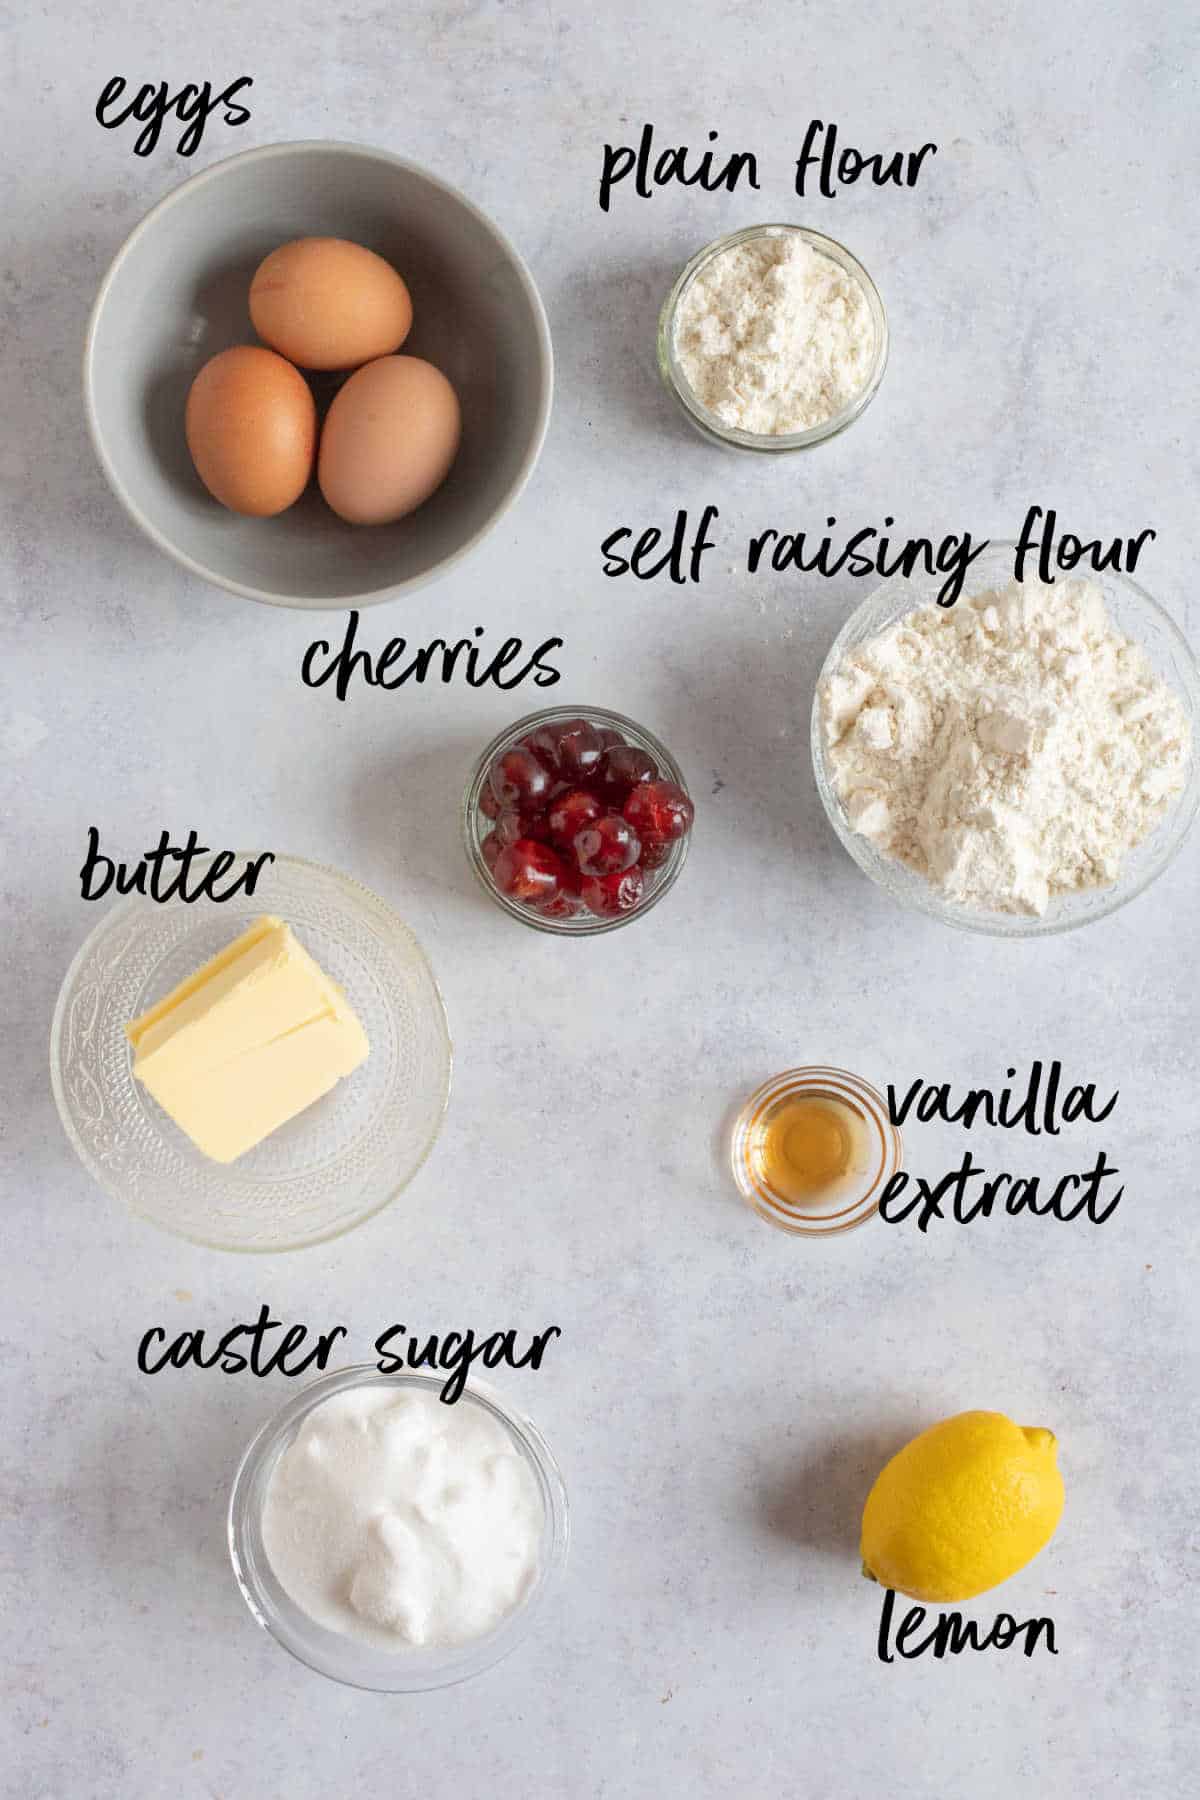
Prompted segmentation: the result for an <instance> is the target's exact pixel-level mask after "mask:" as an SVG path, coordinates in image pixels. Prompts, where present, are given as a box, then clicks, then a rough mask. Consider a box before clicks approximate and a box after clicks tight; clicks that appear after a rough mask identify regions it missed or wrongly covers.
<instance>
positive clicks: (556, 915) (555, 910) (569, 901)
mask: <svg viewBox="0 0 1200 1800" xmlns="http://www.w3.org/2000/svg"><path fill="white" fill-rule="evenodd" d="M533 910H534V912H535V913H539V914H540V915H541V917H542V918H543V919H573V918H574V917H575V916H576V914H577V913H579V912H580V911H581V910H582V902H581V900H580V898H579V895H578V894H568V893H559V894H555V896H554V898H553V900H539V901H538V903H537V905H536V906H535V907H534V909H533Z"/></svg>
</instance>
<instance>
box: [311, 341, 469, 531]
mask: <svg viewBox="0 0 1200 1800" xmlns="http://www.w3.org/2000/svg"><path fill="white" fill-rule="evenodd" d="M461 435H462V413H461V409H460V407H459V404H458V395H457V394H456V393H455V391H454V389H453V388H452V387H451V385H450V383H449V382H448V381H447V379H446V377H445V376H444V375H443V374H442V372H441V370H440V369H435V368H434V366H433V364H432V363H427V362H423V361H422V359H421V358H420V357H419V356H384V357H381V358H380V359H379V360H378V361H377V362H370V363H368V364H367V365H366V367H365V368H362V369H359V370H357V371H356V372H355V374H353V375H351V377H350V379H349V380H348V381H347V382H346V383H345V384H344V386H343V387H342V388H341V390H340V392H339V393H338V394H337V396H336V397H335V399H334V402H333V405H332V406H331V407H330V409H329V412H328V415H327V416H326V419H325V426H324V429H323V430H322V432H321V449H320V453H319V455H318V458H317V481H318V482H319V484H320V488H321V492H322V493H323V494H324V496H325V498H326V500H327V501H328V502H329V504H330V506H331V507H332V508H333V510H334V512H335V513H337V514H338V516H339V517H340V518H343V519H345V520H347V522H348V523H349V524H351V525H387V524H390V523H391V521H392V520H393V519H402V518H404V516H405V514H406V513H410V512H412V511H413V509H414V508H415V507H418V506H420V505H421V504H422V502H424V501H426V500H428V498H429V496H430V494H432V493H433V491H434V489H435V488H438V487H440V486H441V484H442V482H443V481H444V480H445V479H446V476H447V475H448V474H449V472H450V465H451V463H452V462H453V461H454V458H455V455H456V453H457V451H458V444H459V439H460V437H461Z"/></svg>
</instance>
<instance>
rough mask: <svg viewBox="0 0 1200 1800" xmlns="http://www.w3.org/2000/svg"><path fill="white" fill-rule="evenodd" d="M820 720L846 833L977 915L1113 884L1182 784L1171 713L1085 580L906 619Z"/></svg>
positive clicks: (830, 691)
mask: <svg viewBox="0 0 1200 1800" xmlns="http://www.w3.org/2000/svg"><path fill="white" fill-rule="evenodd" d="M820 709H821V721H822V726H823V729H824V732H825V741H826V744H827V746H828V757H829V765H830V770H831V774H832V778H833V784H834V787H835V789H836V792H837V794H838V796H839V798H840V800H841V802H842V805H843V807H844V809H845V812H846V815H847V818H848V819H849V821H850V823H851V825H852V826H853V827H854V829H855V830H856V831H858V832H861V833H862V835H863V836H864V837H866V838H869V839H870V840H871V842H872V843H873V844H875V846H876V847H877V848H878V849H879V850H881V851H883V852H885V853H886V854H887V855H889V856H894V857H898V858H899V859H900V860H901V861H902V862H905V863H907V864H909V865H910V866H911V867H912V868H914V869H916V870H918V871H919V872H920V873H921V874H923V875H924V876H926V877H927V878H928V879H929V880H930V881H931V882H933V883H934V884H935V886H937V887H938V888H940V889H941V891H942V892H943V893H944V894H945V895H946V897H947V898H948V899H950V900H952V901H954V902H957V903H958V904H961V905H966V906H970V907H976V908H979V909H981V910H987V911H999V912H1016V913H1031V914H1040V913H1042V912H1044V911H1045V909H1046V907H1047V905H1048V903H1049V901H1050V899H1051V898H1052V897H1053V896H1054V895H1056V894H1067V893H1073V892H1075V891H1077V890H1078V889H1081V888H1088V887H1096V886H1102V885H1105V884H1107V883H1109V882H1111V881H1113V880H1115V878H1116V875H1117V872H1118V870H1119V868H1120V866H1121V862H1122V859H1123V858H1124V856H1125V855H1126V853H1127V852H1128V851H1129V850H1131V849H1132V848H1133V846H1134V845H1136V844H1138V843H1140V842H1141V840H1142V839H1143V838H1144V837H1146V835H1147V834H1148V833H1149V832H1150V831H1151V830H1152V828H1153V827H1154V825H1155V824H1156V823H1157V821H1158V820H1159V819H1160V818H1161V817H1162V815H1163V813H1164V812H1165V811H1166V808H1167V805H1168V802H1169V801H1170V799H1171V797H1172V796H1173V795H1174V794H1176V793H1178V792H1179V790H1180V789H1181V788H1182V787H1183V785H1184V782H1185V780H1186V777H1187V769H1188V761H1189V755H1190V748H1191V727H1190V724H1189V722H1188V718H1187V715H1186V713H1185V712H1184V709H1183V706H1182V705H1181V703H1180V701H1179V699H1178V698H1177V696H1176V695H1175V693H1174V692H1173V691H1172V690H1171V689H1170V688H1169V687H1168V686H1167V685H1166V684H1165V683H1164V682H1163V681H1161V680H1160V679H1159V678H1158V676H1157V675H1156V674H1155V672H1154V670H1153V668H1152V667H1151V665H1150V662H1149V660H1148V658H1147V657H1146V655H1145V653H1144V651H1143V650H1141V649H1140V648H1139V646H1138V645H1137V644H1134V643H1132V642H1131V641H1130V640H1129V639H1128V638H1126V637H1124V636H1122V635H1121V633H1120V632H1119V631H1117V630H1116V629H1115V628H1114V626H1113V624H1112V622H1111V620H1110V619H1109V617H1108V613H1107V611H1106V609H1105V605H1104V597H1103V595H1102V593H1101V591H1100V589H1099V587H1097V586H1096V584H1095V583H1094V582H1090V581H1077V580H1074V581H1060V582H1056V583H1055V584H1054V585H1053V586H1052V587H1051V586H1045V585H1043V584H1042V583H1039V582H1026V583H1025V584H1024V585H1020V584H1018V583H1017V582H1012V583H1010V585H1009V586H1008V587H1006V588H1004V589H1002V590H999V591H997V592H993V593H985V594H979V595H976V596H975V598H973V599H970V600H964V601H962V602H960V604H959V605H958V606H956V607H954V608H953V609H950V610H944V609H941V608H939V607H937V606H925V607H921V608H918V609H917V610H916V611H914V612H911V613H909V614H907V616H906V617H905V618H903V619H901V620H899V621H898V622H897V623H896V624H895V625H893V626H891V627H890V628H889V629H888V630H887V631H885V632H883V633H882V634H881V635H880V636H879V637H876V638H872V639H871V640H870V641H869V642H867V643H865V644H861V645H859V646H858V648H857V649H855V650H854V651H853V652H852V653H851V654H850V655H849V656H848V657H847V658H846V659H845V660H844V661H843V662H842V663H841V665H840V666H839V667H838V668H837V669H836V670H835V671H834V672H833V673H832V674H831V675H830V676H829V677H827V679H826V680H825V681H824V682H823V683H822V684H821V690H820Z"/></svg>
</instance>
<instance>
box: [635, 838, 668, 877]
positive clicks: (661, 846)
mask: <svg viewBox="0 0 1200 1800" xmlns="http://www.w3.org/2000/svg"><path fill="white" fill-rule="evenodd" d="M670 856H671V839H670V838H664V837H644V838H643V839H642V867H643V869H661V868H662V866H663V864H664V863H665V862H668V861H669V860H670Z"/></svg>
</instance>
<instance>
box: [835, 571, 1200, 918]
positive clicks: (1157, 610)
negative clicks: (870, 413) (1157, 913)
mask: <svg viewBox="0 0 1200 1800" xmlns="http://www.w3.org/2000/svg"><path fill="white" fill-rule="evenodd" d="M1016 548H1017V540H1016V539H1015V538H993V539H991V540H990V541H989V543H988V546H987V549H986V550H985V551H983V552H982V553H981V555H980V556H979V557H978V558H977V559H976V561H975V562H974V563H972V565H971V570H968V579H970V577H971V572H972V571H974V572H975V579H976V583H977V585H976V586H975V587H974V588H973V589H972V590H971V592H972V593H983V592H985V591H986V589H985V588H984V586H982V585H980V583H981V582H982V580H985V579H987V578H988V577H989V575H990V571H991V565H992V564H993V563H994V562H995V560H996V559H997V557H999V556H1001V555H1004V556H1006V557H1007V558H1008V560H1009V567H1010V576H1009V578H1010V579H1012V575H1011V568H1012V555H1013V553H1014V552H1015V550H1016ZM932 579H933V578H932V577H924V578H920V577H918V578H916V579H915V580H914V579H912V578H909V577H905V576H902V575H892V576H888V577H887V578H885V579H884V580H883V581H881V582H879V583H878V584H877V586H875V587H873V588H872V589H871V592H870V593H869V594H868V595H867V597H866V598H865V599H864V600H862V601H860V603H859V604H858V605H857V606H856V607H855V608H854V609H853V611H852V612H850V613H849V614H848V615H847V616H846V618H845V619H844V620H843V622H842V624H841V625H840V627H839V628H838V631H837V634H836V636H835V637H834V640H833V642H832V644H831V645H830V646H829V649H828V651H827V652H826V655H825V657H824V659H823V660H822V663H821V667H820V669H819V670H818V673H817V678H816V683H815V686H814V688H813V698H812V708H811V713H810V720H809V747H810V752H811V760H812V774H813V782H814V785H815V787H816V789H817V792H818V794H819V795H820V798H821V804H822V806H823V807H824V809H825V814H826V817H827V818H828V820H829V823H830V825H831V826H832V827H833V830H834V832H835V833H836V835H837V837H838V838H839V840H840V842H841V844H842V847H843V849H845V850H846V851H847V853H848V854H849V855H850V856H851V857H852V859H853V860H854V862H855V863H857V865H858V867H859V868H860V869H861V870H862V872H863V874H864V875H866V876H867V877H868V878H869V879H870V880H871V881H872V882H873V883H874V885H875V886H876V887H878V888H880V889H882V891H883V892H884V893H885V894H886V895H887V896H888V898H889V899H891V900H893V901H895V903H896V904H897V905H898V906H902V907H904V908H905V909H906V910H907V911H910V912H919V913H923V914H925V916H926V917H927V918H931V919H934V920H936V921H937V922H938V923H939V924H942V925H947V926H949V927H950V928H951V930H954V931H964V932H967V933H968V934H970V935H972V936H980V937H993V938H1002V939H1015V938H1044V937H1055V936H1057V935H1059V934H1060V933H1062V932H1065V931H1078V930H1079V929H1080V928H1081V927H1082V926H1085V925H1094V924H1097V923H1098V922H1099V921H1100V920H1101V919H1106V918H1111V916H1112V915H1113V913H1116V912H1119V911H1120V910H1121V908H1122V907H1124V906H1127V905H1128V904H1129V902H1130V901H1131V900H1136V899H1137V898H1138V896H1139V895H1141V894H1144V893H1145V892H1146V890H1147V888H1149V887H1152V886H1153V885H1154V883H1155V882H1156V881H1157V880H1158V879H1159V877H1160V876H1161V875H1163V874H1165V872H1166V870H1167V869H1168V868H1169V867H1170V866H1171V864H1172V863H1173V862H1174V861H1175V859H1176V857H1177V856H1178V855H1179V852H1180V850H1181V849H1182V848H1183V846H1184V844H1185V843H1186V841H1187V837H1188V833H1189V831H1190V830H1191V827H1192V824H1193V823H1194V821H1195V817H1196V813H1197V810H1198V809H1200V743H1198V742H1197V737H1196V731H1197V727H1198V726H1200V662H1198V661H1197V657H1196V653H1195V651H1194V650H1193V649H1192V647H1191V645H1190V644H1189V642H1188V640H1187V638H1186V637H1185V635H1184V633H1183V630H1182V629H1181V627H1180V626H1179V625H1178V624H1177V622H1176V621H1175V619H1173V618H1172V616H1171V614H1170V613H1169V612H1168V611H1167V609H1166V607H1165V606H1163V605H1162V604H1161V602H1159V601H1158V600H1155V599H1154V597H1153V595H1152V594H1150V593H1149V592H1148V591H1147V590H1146V588H1144V587H1143V586H1142V585H1141V583H1140V582H1138V581H1135V580H1134V578H1133V576H1132V575H1127V574H1126V573H1125V572H1124V571H1123V570H1115V569H1105V570H1102V571H1096V570H1075V571H1071V572H1060V574H1059V575H1058V576H1057V577H1056V579H1059V580H1063V581H1072V580H1074V581H1079V580H1085V581H1094V582H1095V583H1096V584H1097V585H1098V586H1099V587H1100V589H1101V591H1102V592H1104V589H1105V583H1111V584H1112V587H1114V588H1116V589H1119V590H1121V591H1122V592H1123V593H1124V594H1125V595H1127V596H1128V598H1129V599H1130V600H1131V602H1132V603H1133V605H1134V606H1135V607H1141V608H1142V609H1143V610H1144V611H1145V612H1146V613H1147V614H1148V615H1149V616H1150V617H1152V618H1153V619H1154V620H1155V621H1156V623H1157V625H1158V626H1159V628H1160V629H1161V630H1162V631H1163V632H1164V633H1165V635H1166V637H1167V639H1168V640H1169V642H1170V643H1171V645H1172V647H1173V649H1174V650H1175V652H1176V653H1177V655H1178V657H1179V661H1180V666H1181V667H1182V669H1183V670H1184V671H1185V673H1186V685H1185V687H1184V689H1183V690H1182V691H1181V690H1180V689H1179V687H1178V685H1177V684H1176V683H1172V684H1171V685H1172V687H1173V689H1174V691H1175V692H1176V694H1177V696H1178V698H1179V699H1180V701H1181V703H1182V704H1183V705H1184V706H1185V707H1186V709H1187V711H1188V714H1189V718H1190V721H1191V723H1192V728H1193V735H1192V749H1191V763H1190V773H1189V777H1188V781H1187V784H1186V786H1185V787H1184V788H1183V790H1182V791H1181V792H1180V794H1178V795H1177V796H1176V798H1175V801H1174V803H1173V804H1172V805H1171V806H1170V807H1169V808H1168V811H1167V812H1166V813H1165V814H1164V816H1163V817H1162V818H1161V819H1160V820H1159V821H1158V823H1157V825H1156V826H1155V827H1154V829H1153V831H1151V832H1150V833H1149V835H1148V836H1147V837H1146V838H1144V839H1143V840H1142V846H1136V848H1141V847H1143V846H1148V845H1150V844H1152V843H1153V842H1154V840H1155V838H1156V837H1157V836H1158V835H1159V834H1160V833H1162V832H1164V831H1167V832H1169V833H1170V836H1171V841H1170V846H1169V848H1168V849H1167V850H1166V852H1165V854H1164V855H1163V856H1162V857H1161V860H1160V861H1159V862H1158V864H1157V865H1156V866H1154V867H1151V868H1150V869H1148V870H1145V871H1143V872H1142V873H1141V874H1140V875H1139V878H1138V879H1137V880H1136V881H1134V882H1132V883H1131V885H1130V886H1129V887H1128V888H1126V889H1124V890H1123V889H1122V887H1121V877H1120V876H1119V875H1118V877H1117V880H1116V881H1114V882H1111V883H1109V884H1108V886H1107V887H1103V888H1094V889H1087V890H1083V891H1085V892H1089V893H1094V894H1102V895H1104V896H1105V898H1104V899H1103V900H1102V901H1099V902H1098V903H1097V904H1095V905H1094V906H1093V907H1091V908H1090V909H1089V910H1088V911H1086V912H1082V913H1078V914H1076V915H1075V916H1074V917H1066V918H1064V917H1062V916H1060V915H1057V914H1049V913H1048V914H1042V915H1040V916H1031V915H1027V914H1024V913H994V912H979V913H969V912H968V911H967V909H966V908H965V907H962V906H957V905H951V904H950V903H948V902H945V901H943V900H942V899H941V897H940V895H939V893H938V890H937V889H936V888H935V887H934V886H933V884H932V883H931V882H924V883H923V886H922V887H921V888H920V889H918V888H916V887H912V888H910V886H909V884H908V883H907V882H906V883H905V885H904V887H903V889H900V888H898V887H893V886H891V885H890V884H888V883H887V882H886V881H884V880H883V879H882V877H881V873H880V871H879V869H878V868H877V867H876V862H877V861H880V860H883V858H882V853H881V852H879V851H876V850H875V849H874V847H873V846H872V845H871V844H870V843H869V842H868V840H867V839H866V838H864V837H863V836H862V835H861V834H860V833H859V832H856V831H854V830H853V829H852V827H851V825H850V823H849V821H848V820H847V818H846V817H845V813H844V811H843V809H842V806H841V803H840V801H839V800H838V798H837V795H836V793H835V791H834V787H833V783H832V780H831V779H830V776H829V773H828V756H827V747H826V743H825V734H824V731H823V729H822V724H821V687H822V684H823V683H824V681H825V680H826V678H827V677H828V676H829V675H830V674H831V673H832V672H833V670H834V669H835V668H836V667H837V666H838V664H839V663H840V662H841V661H842V659H843V657H844V655H845V649H846V644H847V641H848V640H849V638H850V637H851V635H852V633H853V631H854V629H855V627H856V625H857V624H858V623H859V621H860V620H861V619H862V617H863V616H864V614H866V613H867V612H869V611H870V610H871V609H872V608H873V607H879V606H880V605H881V602H882V601H883V599H884V596H885V595H886V594H888V593H889V592H891V591H894V590H898V589H899V588H901V587H902V586H903V587H906V588H907V589H908V590H909V594H910V599H909V601H908V604H907V605H905V606H904V607H903V609H902V610H901V609H898V610H897V611H896V612H895V615H894V617H893V618H892V620H891V621H885V620H882V619H881V620H880V623H879V630H880V631H883V630H886V629H887V625H888V623H889V622H890V623H892V624H894V623H895V622H896V621H897V620H898V619H900V618H903V617H904V616H905V615H906V614H907V613H909V612H915V611H916V610H917V609H918V608H920V607H922V606H926V605H930V604H932V598H931V595H927V594H924V593H923V592H922V591H921V583H922V580H924V581H925V582H929V581H932ZM1026 579H1030V578H1029V577H1028V576H1027V578H1026ZM1033 579H1035V580H1036V577H1033ZM969 597H970V595H969V594H968V593H967V591H966V587H965V584H964V592H963V594H962V595H961V596H960V600H959V601H956V602H955V605H958V604H960V601H961V600H964V599H967V598H969ZM1105 597H1106V600H1107V595H1106V596H1105ZM1126 635H1128V636H1130V637H1131V639H1132V641H1134V642H1135V643H1136V642H1138V641H1139V640H1138V639H1137V638H1136V635H1135V634H1133V633H1128V634H1126ZM1143 647H1144V646H1143ZM888 860H892V859H888ZM898 866H899V867H900V868H906V865H905V864H898ZM908 873H909V874H911V875H913V877H914V880H916V881H921V879H922V878H921V877H920V876H918V875H917V874H916V871H915V870H908ZM925 890H927V892H926V891H925Z"/></svg>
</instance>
